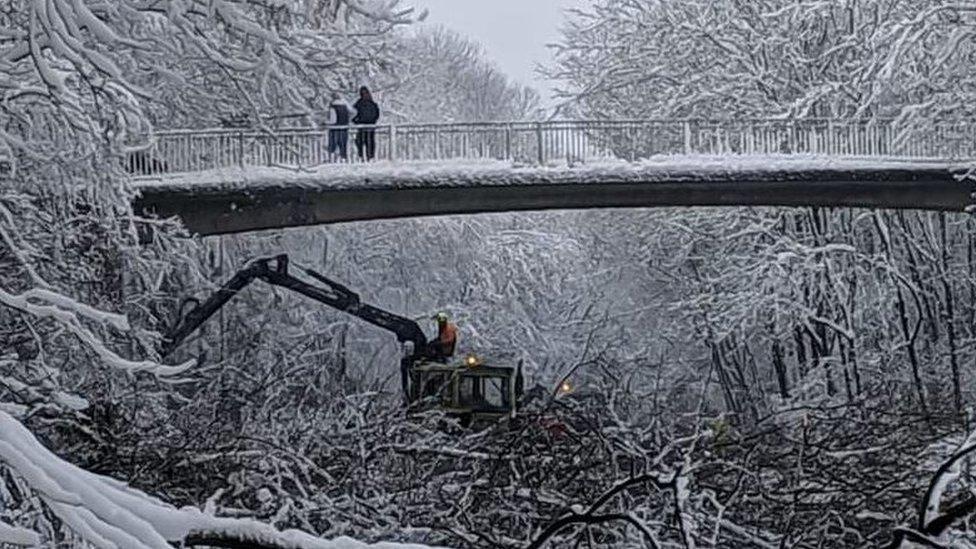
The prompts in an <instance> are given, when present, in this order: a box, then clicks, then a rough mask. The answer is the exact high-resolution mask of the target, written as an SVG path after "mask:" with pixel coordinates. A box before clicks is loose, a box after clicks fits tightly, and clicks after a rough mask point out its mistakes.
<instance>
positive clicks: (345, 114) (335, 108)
mask: <svg viewBox="0 0 976 549" xmlns="http://www.w3.org/2000/svg"><path fill="white" fill-rule="evenodd" d="M351 121H352V111H351V109H350V108H349V103H346V102H345V101H344V100H342V98H340V97H339V94H337V93H333V94H332V103H331V104H330V105H329V154H330V155H331V156H332V158H333V159H334V158H335V155H336V153H337V152H338V153H339V158H342V160H344V161H345V160H349V152H348V149H349V123H350V122H351Z"/></svg>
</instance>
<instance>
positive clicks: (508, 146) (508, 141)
mask: <svg viewBox="0 0 976 549" xmlns="http://www.w3.org/2000/svg"><path fill="white" fill-rule="evenodd" d="M511 159H512V125H511V124H505V160H511Z"/></svg>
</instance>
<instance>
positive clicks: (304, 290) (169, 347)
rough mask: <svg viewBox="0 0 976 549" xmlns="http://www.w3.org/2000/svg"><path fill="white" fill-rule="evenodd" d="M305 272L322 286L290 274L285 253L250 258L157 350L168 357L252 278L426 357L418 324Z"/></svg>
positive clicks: (185, 316)
mask: <svg viewBox="0 0 976 549" xmlns="http://www.w3.org/2000/svg"><path fill="white" fill-rule="evenodd" d="M303 270H304V271H305V273H306V274H308V275H309V276H311V277H312V278H314V279H315V280H317V281H318V282H321V283H322V284H323V285H324V286H323V287H318V286H313V285H311V284H309V283H307V282H305V281H303V280H300V279H298V278H296V277H294V276H292V275H291V274H290V273H289V272H288V256H287V255H279V256H275V257H267V258H262V259H258V260H255V261H253V262H252V263H251V264H250V265H248V266H247V267H245V268H244V269H242V270H240V271H238V272H237V274H235V275H234V276H233V277H232V278H231V279H230V280H228V281H227V282H226V283H225V284H224V285H223V286H221V287H220V289H219V290H217V292H216V293H214V295H212V296H210V297H209V298H208V299H207V300H206V301H204V302H202V303H198V304H197V305H196V307H194V308H193V309H191V310H190V311H189V312H186V313H183V312H182V311H181V317H180V319H179V320H178V321H177V323H176V325H175V326H174V327H173V328H172V329H171V330H170V331H169V332H168V333H167V334H166V336H165V337H164V339H163V345H162V348H161V349H160V353H161V354H162V355H163V356H167V355H169V354H170V353H172V352H173V350H175V349H176V348H177V347H179V346H180V344H182V343H183V341H184V340H186V338H187V337H189V336H190V334H192V333H193V332H194V331H196V329H197V328H199V327H200V325H202V324H203V323H204V322H206V321H207V320H208V319H209V318H210V317H211V316H213V315H214V313H216V312H217V311H218V310H219V309H220V308H221V307H223V306H224V305H225V304H226V303H227V302H228V301H230V300H231V299H233V298H234V296H235V295H237V293H238V292H239V291H241V290H242V289H244V288H245V287H246V286H247V285H248V284H250V283H251V282H252V281H254V280H255V279H259V280H263V281H264V282H266V283H268V284H271V285H273V286H281V287H283V288H288V289H289V290H292V291H295V292H298V293H300V294H302V295H304V296H307V297H310V298H312V299H314V300H316V301H318V302H320V303H324V304H326V305H328V306H330V307H333V308H335V309H338V310H340V311H342V312H345V313H348V314H350V315H353V316H355V317H358V318H360V319H362V320H364V321H366V322H368V323H370V324H372V325H374V326H377V327H380V328H383V329H384V330H388V331H390V332H393V333H394V334H395V335H396V337H397V341H399V342H400V343H401V344H403V343H410V344H412V345H413V349H412V352H411V353H410V357H409V358H410V359H411V360H418V359H422V358H425V357H426V356H427V352H428V346H427V336H426V335H424V332H423V330H421V329H420V326H419V325H418V324H417V323H416V322H414V321H413V320H410V319H409V318H404V317H402V316H399V315H396V314H394V313H391V312H389V311H384V310H383V309H379V308H377V307H374V306H372V305H369V304H368V303H363V302H362V301H361V300H360V299H359V295H358V294H357V293H355V292H353V291H352V290H350V289H349V288H347V287H345V286H343V285H342V284H340V283H338V282H335V281H333V280H329V279H328V278H326V277H325V276H322V275H321V274H319V273H316V272H315V271H312V270H310V269H303Z"/></svg>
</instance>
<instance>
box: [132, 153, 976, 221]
mask: <svg viewBox="0 0 976 549" xmlns="http://www.w3.org/2000/svg"><path fill="white" fill-rule="evenodd" d="M964 170H965V165H964V164H962V163H954V162H949V161H942V160H930V159H920V158H880V157H836V156H817V155H802V154H800V155H798V154H790V155H770V154H758V155H756V154H754V155H739V156H735V155H688V156H684V155H669V156H660V157H653V158H650V159H648V160H643V161H637V162H626V161H621V160H606V159H603V160H599V161H594V162H585V163H577V164H569V163H560V164H558V165H548V166H544V165H521V164H518V163H514V162H512V161H509V160H504V161H490V160H480V161H470V160H463V159H462V160H451V161H383V162H377V163H372V164H327V165H323V166H319V167H317V168H315V169H286V168H269V167H259V166H249V167H244V168H220V169H214V170H206V171H201V172H197V173H187V174H172V175H160V176H154V177H144V178H141V179H139V180H138V182H137V183H136V185H137V187H138V189H139V190H140V192H141V196H140V197H139V198H138V199H137V201H136V204H135V207H136V209H137V211H141V212H147V213H151V214H155V215H158V216H160V217H164V218H165V217H172V216H176V217H179V218H180V219H182V221H183V223H184V224H185V226H186V227H187V229H188V230H189V231H191V232H192V233H195V234H199V235H219V234H228V233H241V232H249V231H258V230H266V229H279V228H285V227H301V226H310V225H319V224H327V223H338V222H348V221H364V220H374V219H390V218H401V217H415V216H431V215H451V214H476V213H488V212H503V211H528V210H556V209H590V208H647V207H686V206H827V207H862V208H886V209H889V208H890V209H922V210H937V211H955V212H962V211H964V210H966V209H967V208H969V207H970V205H971V204H972V203H973V192H974V190H976V187H974V184H973V181H970V180H969V179H968V178H967V177H964V176H963V175H962V174H964V173H965V171H964Z"/></svg>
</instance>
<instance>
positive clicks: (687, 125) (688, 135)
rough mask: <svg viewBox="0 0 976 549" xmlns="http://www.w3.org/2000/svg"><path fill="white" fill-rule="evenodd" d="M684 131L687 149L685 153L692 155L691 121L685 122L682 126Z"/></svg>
mask: <svg viewBox="0 0 976 549" xmlns="http://www.w3.org/2000/svg"><path fill="white" fill-rule="evenodd" d="M682 131H683V132H684V135H685V148H684V153H685V154H686V155H687V154H691V121H689V120H685V121H684V123H683V124H682Z"/></svg>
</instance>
